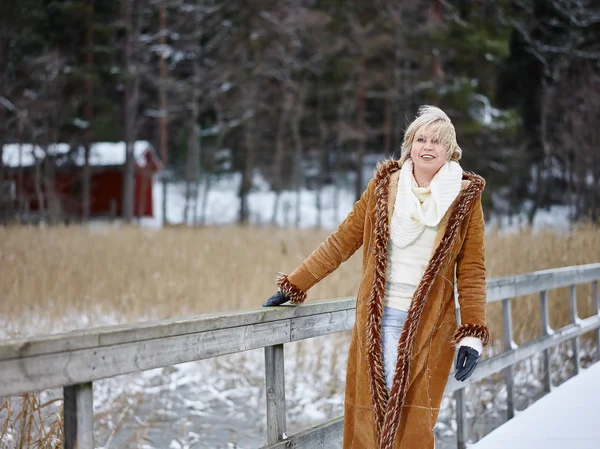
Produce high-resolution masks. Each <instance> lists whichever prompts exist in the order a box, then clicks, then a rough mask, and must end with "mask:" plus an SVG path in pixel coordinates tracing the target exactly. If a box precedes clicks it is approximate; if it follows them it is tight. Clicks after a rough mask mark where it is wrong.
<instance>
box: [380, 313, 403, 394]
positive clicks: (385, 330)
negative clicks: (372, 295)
mask: <svg viewBox="0 0 600 449" xmlns="http://www.w3.org/2000/svg"><path fill="white" fill-rule="evenodd" d="M407 315H408V312H405V311H404V310H399V309H394V308H392V307H385V306H384V308H383V319H382V320H381V346H382V352H383V372H384V374H385V384H386V386H387V389H388V392H389V391H390V390H391V389H392V381H393V380H394V373H395V372H396V362H397V360H398V340H400V334H401V333H402V328H403V327H404V322H405V321H406V316H407Z"/></svg>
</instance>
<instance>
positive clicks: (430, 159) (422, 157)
mask: <svg viewBox="0 0 600 449" xmlns="http://www.w3.org/2000/svg"><path fill="white" fill-rule="evenodd" d="M421 159H424V160H426V161H432V160H434V159H435V156H432V155H430V154H424V155H423V156H421Z"/></svg>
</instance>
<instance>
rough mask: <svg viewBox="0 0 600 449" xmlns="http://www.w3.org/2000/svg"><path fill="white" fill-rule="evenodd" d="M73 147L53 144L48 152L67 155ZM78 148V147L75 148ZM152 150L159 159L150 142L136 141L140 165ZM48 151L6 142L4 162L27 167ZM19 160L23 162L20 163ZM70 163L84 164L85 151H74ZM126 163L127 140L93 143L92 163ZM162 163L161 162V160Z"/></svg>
mask: <svg viewBox="0 0 600 449" xmlns="http://www.w3.org/2000/svg"><path fill="white" fill-rule="evenodd" d="M70 149H72V147H71V146H70V145H69V144H66V143H57V144H52V145H50V146H49V147H48V154H49V155H52V156H59V155H66V154H67V153H68V152H69V150H70ZM75 150H76V148H75ZM149 150H150V151H152V155H153V157H155V159H157V157H156V154H155V152H154V149H153V147H152V145H151V144H150V142H148V141H146V140H138V141H137V142H135V143H134V146H133V154H134V157H135V160H136V162H137V164H138V165H139V166H145V165H146V158H145V157H144V155H145V153H146V152H147V151H149ZM45 156H46V151H44V150H43V149H42V147H40V146H39V145H33V144H30V143H24V144H21V145H20V144H16V143H11V144H5V145H4V146H3V151H2V162H3V163H4V165H5V166H7V167H19V166H21V167H27V166H32V165H35V162H36V160H41V159H44V157H45ZM19 161H21V163H20V164H19ZM68 162H69V163H74V164H75V165H83V151H73V152H72V153H71V154H70V155H69V159H68ZM65 163H66V160H65ZM124 163H125V142H96V143H94V144H92V148H91V152H90V165H94V166H106V165H122V164H124ZM159 163H160V162H159Z"/></svg>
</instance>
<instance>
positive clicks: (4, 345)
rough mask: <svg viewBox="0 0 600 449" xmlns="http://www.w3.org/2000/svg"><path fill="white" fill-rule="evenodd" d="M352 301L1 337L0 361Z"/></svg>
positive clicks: (285, 316) (277, 317)
mask: <svg viewBox="0 0 600 449" xmlns="http://www.w3.org/2000/svg"><path fill="white" fill-rule="evenodd" d="M355 305H356V300H355V299H348V298H346V299H328V300H323V301H314V302H310V303H307V304H303V305H301V306H287V305H284V306H280V307H268V308H262V309H258V310H247V311H236V312H227V313H219V314H209V315H201V316H197V317H186V318H175V319H170V320H163V321H154V322H149V323H138V324H129V325H116V326H105V327H97V328H93V329H83V330H78V331H74V332H67V333H61V334H54V335H43V336H35V337H28V338H15V339H9V340H4V341H0V361H1V360H7V359H11V358H17V357H23V356H31V355H39V354H49V353H54V352H62V351H73V350H76V349H84V348H95V347H100V346H108V345H116V344H122V343H131V342H142V341H145V340H153V339H157V338H166V337H174V336H180V335H186V334H194V333H198V332H206V331H211V330H219V329H229V328H235V327H240V326H248V325H252V324H261V323H269V322H276V321H281V320H290V319H294V318H300V317H309V316H311V315H319V314H323V313H331V312H337V311H345V310H351V311H354V308H355Z"/></svg>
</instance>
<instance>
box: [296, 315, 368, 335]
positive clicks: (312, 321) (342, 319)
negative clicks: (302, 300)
mask: <svg viewBox="0 0 600 449" xmlns="http://www.w3.org/2000/svg"><path fill="white" fill-rule="evenodd" d="M355 316H356V313H355V310H354V309H352V310H341V311H337V312H331V313H325V314H322V315H311V316H307V317H302V318H294V319H293V320H292V341H297V340H304V339H306V338H312V337H318V336H321V335H328V334H333V333H337V332H344V331H347V330H351V329H352V327H353V326H354V319H355Z"/></svg>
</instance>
